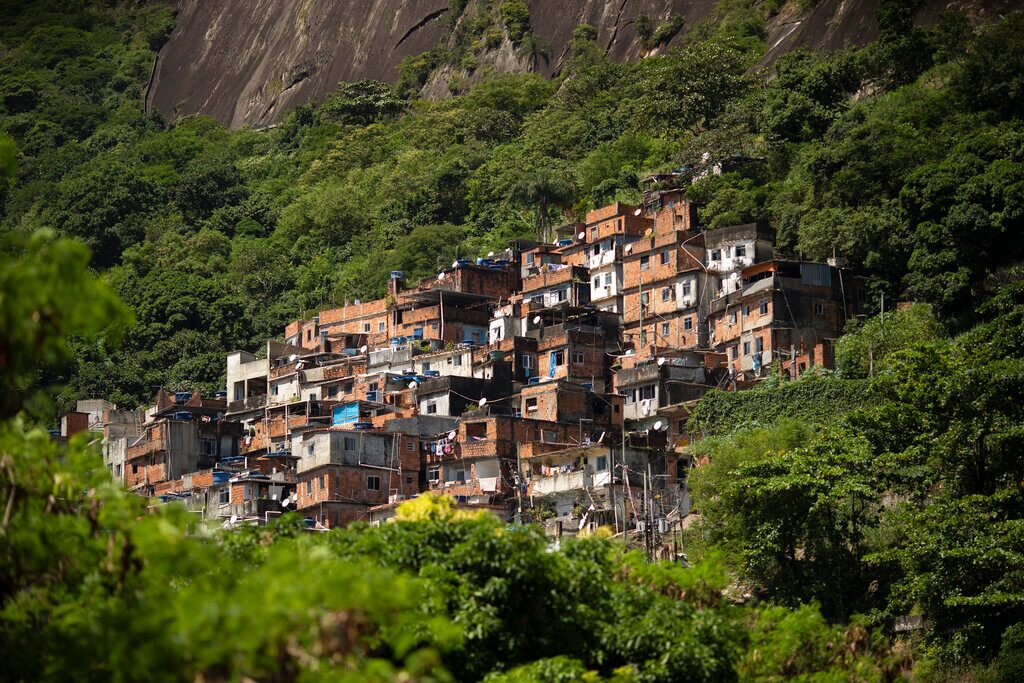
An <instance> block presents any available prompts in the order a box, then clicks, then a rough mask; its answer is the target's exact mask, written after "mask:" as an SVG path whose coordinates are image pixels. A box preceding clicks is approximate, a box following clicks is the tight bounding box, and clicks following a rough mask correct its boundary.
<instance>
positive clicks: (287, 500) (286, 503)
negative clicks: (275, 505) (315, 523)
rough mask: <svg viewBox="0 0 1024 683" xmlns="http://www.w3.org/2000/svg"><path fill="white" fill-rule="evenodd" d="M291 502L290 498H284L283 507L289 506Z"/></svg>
mask: <svg viewBox="0 0 1024 683" xmlns="http://www.w3.org/2000/svg"><path fill="white" fill-rule="evenodd" d="M290 502H291V500H290V499H288V498H285V499H284V500H282V501H281V507H283V508H286V507H288V503H290Z"/></svg>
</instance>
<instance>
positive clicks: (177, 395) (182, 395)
mask: <svg viewBox="0 0 1024 683" xmlns="http://www.w3.org/2000/svg"><path fill="white" fill-rule="evenodd" d="M190 398H192V392H191V391H175V392H174V402H175V403H184V402H185V401H187V400H189V399H190Z"/></svg>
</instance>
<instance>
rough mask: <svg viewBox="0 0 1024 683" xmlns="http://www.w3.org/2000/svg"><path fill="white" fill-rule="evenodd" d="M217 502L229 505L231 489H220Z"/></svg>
mask: <svg viewBox="0 0 1024 683" xmlns="http://www.w3.org/2000/svg"><path fill="white" fill-rule="evenodd" d="M217 502H219V503H220V504H221V505H227V504H228V503H230V502H231V489H229V488H228V487H227V486H225V487H224V488H222V489H221V490H220V493H219V494H218V496H217Z"/></svg>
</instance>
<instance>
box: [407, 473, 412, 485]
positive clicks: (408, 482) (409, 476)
mask: <svg viewBox="0 0 1024 683" xmlns="http://www.w3.org/2000/svg"><path fill="white" fill-rule="evenodd" d="M412 484H413V476H412V475H411V474H407V475H405V485H406V486H412Z"/></svg>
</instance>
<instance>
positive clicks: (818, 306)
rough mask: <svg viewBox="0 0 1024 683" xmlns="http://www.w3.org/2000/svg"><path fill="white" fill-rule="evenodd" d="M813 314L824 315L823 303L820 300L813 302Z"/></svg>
mask: <svg viewBox="0 0 1024 683" xmlns="http://www.w3.org/2000/svg"><path fill="white" fill-rule="evenodd" d="M814 315H817V316H823V315H825V304H823V303H821V302H820V301H817V302H815V304H814Z"/></svg>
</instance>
